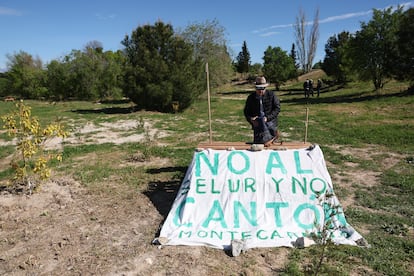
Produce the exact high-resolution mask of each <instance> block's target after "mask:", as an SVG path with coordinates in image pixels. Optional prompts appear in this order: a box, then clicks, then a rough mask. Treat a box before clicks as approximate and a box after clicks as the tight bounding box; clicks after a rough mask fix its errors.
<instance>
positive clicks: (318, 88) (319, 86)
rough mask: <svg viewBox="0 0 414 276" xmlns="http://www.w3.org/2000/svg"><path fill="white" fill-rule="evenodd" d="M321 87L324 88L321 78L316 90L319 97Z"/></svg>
mask: <svg viewBox="0 0 414 276" xmlns="http://www.w3.org/2000/svg"><path fill="white" fill-rule="evenodd" d="M321 88H322V80H321V79H318V83H317V85H316V90H317V93H318V98H319V94H320V93H321Z"/></svg>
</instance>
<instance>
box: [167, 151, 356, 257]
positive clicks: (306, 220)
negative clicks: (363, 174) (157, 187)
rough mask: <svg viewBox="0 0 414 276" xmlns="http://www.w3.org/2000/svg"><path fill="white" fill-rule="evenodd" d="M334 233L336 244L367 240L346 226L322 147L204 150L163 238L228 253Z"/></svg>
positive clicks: (184, 185)
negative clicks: (235, 247)
mask: <svg viewBox="0 0 414 276" xmlns="http://www.w3.org/2000/svg"><path fill="white" fill-rule="evenodd" d="M327 195H329V196H327ZM338 210H339V212H338ZM333 214H334V215H333ZM323 225H327V226H329V227H325V228H324V227H323ZM328 228H331V230H330V231H331V233H330V234H331V240H332V241H333V242H335V243H338V244H350V245H356V241H357V240H359V239H361V238H362V237H361V236H360V235H359V234H358V233H357V232H356V231H355V230H354V229H353V228H352V227H351V226H350V225H349V224H348V223H347V222H346V219H345V216H344V214H343V212H342V208H341V207H340V204H339V201H338V199H337V198H336V196H335V194H334V193H333V185H332V180H331V177H330V175H329V173H328V170H327V168H326V164H325V160H324V157H323V153H322V151H321V149H320V147H319V146H318V145H315V146H313V147H312V148H309V149H296V150H284V151H275V150H262V151H249V150H232V151H227V150H212V149H206V150H203V151H199V152H195V153H194V156H193V160H192V162H191V164H190V166H189V168H188V170H187V173H186V176H185V178H184V180H183V182H182V184H181V187H180V189H179V191H178V194H177V196H176V199H175V201H174V203H173V206H172V208H171V210H170V212H169V214H168V217H167V218H166V220H165V222H164V224H163V226H162V229H161V232H160V239H161V238H162V239H163V240H164V241H167V242H166V243H165V244H166V245H205V246H211V247H216V248H222V249H227V248H229V246H230V244H231V242H232V240H243V241H244V242H245V245H246V248H254V247H275V246H288V247H292V246H293V245H294V243H295V241H296V240H297V239H298V238H300V237H309V235H310V233H321V229H328Z"/></svg>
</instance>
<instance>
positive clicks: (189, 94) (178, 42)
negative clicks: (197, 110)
mask: <svg viewBox="0 0 414 276" xmlns="http://www.w3.org/2000/svg"><path fill="white" fill-rule="evenodd" d="M122 44H123V45H124V46H125V49H124V51H125V54H126V72H125V90H124V92H125V94H126V96H128V97H129V98H130V99H131V100H132V101H133V102H134V103H135V104H136V105H137V106H138V107H139V108H145V109H151V110H158V111H164V112H165V111H167V112H168V111H173V110H172V103H173V102H175V101H177V102H178V103H179V109H181V110H182V109H185V108H187V107H188V106H190V104H191V103H192V102H193V100H194V99H195V98H196V97H197V96H198V95H200V93H201V92H202V91H203V89H202V85H203V84H204V83H205V82H204V81H203V79H204V74H203V71H202V69H203V67H202V66H201V63H200V62H198V61H199V59H198V58H196V57H195V56H194V54H193V46H192V45H191V44H189V43H187V42H185V41H184V40H183V39H182V37H179V36H177V35H175V34H174V31H173V28H172V26H171V25H169V24H164V23H163V22H161V21H158V22H156V23H155V24H154V25H144V26H139V27H137V28H136V29H135V30H134V31H133V32H132V34H131V35H130V36H128V35H127V36H126V37H125V39H124V40H123V41H122Z"/></svg>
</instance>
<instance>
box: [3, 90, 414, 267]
mask: <svg viewBox="0 0 414 276" xmlns="http://www.w3.org/2000/svg"><path fill="white" fill-rule="evenodd" d="M406 89H407V86H406V84H401V83H396V82H391V83H389V84H387V86H386V89H383V90H382V91H379V92H374V91H372V85H371V84H367V83H349V84H347V85H346V86H344V87H330V88H325V89H324V90H323V91H322V94H321V96H320V97H319V98H317V97H316V96H315V97H313V98H310V99H304V98H303V96H302V93H301V91H300V90H301V83H298V84H292V85H290V86H285V87H282V90H281V91H278V92H277V94H278V96H279V97H280V99H281V105H282V112H281V114H280V117H279V125H280V131H281V133H282V139H283V140H284V141H302V140H304V139H305V118H306V109H308V111H309V124H308V133H307V140H308V141H309V142H312V143H316V144H319V145H320V146H321V149H322V150H323V152H324V155H325V159H326V160H327V163H328V170H329V171H330V173H331V175H332V179H333V184H334V187H335V191H336V194H337V196H338V198H339V200H340V201H341V203H343V205H344V209H345V215H346V217H347V220H348V222H349V223H350V224H351V225H353V226H354V228H356V229H357V230H358V231H359V232H360V233H361V234H362V235H363V236H364V237H365V238H366V240H367V241H368V242H369V244H370V245H371V248H369V249H366V248H358V247H350V246H332V247H329V248H328V251H327V257H326V259H325V260H324V264H323V267H322V271H321V272H322V274H324V275H413V274H414V268H413V263H414V94H413V93H412V92H411V93H410V92H407V91H406ZM250 91H251V87H249V86H246V85H244V86H231V87H227V88H225V89H222V90H220V91H215V92H213V96H212V99H211V114H212V133H213V140H214V141H229V142H233V141H234V142H236V141H250V140H251V138H252V137H251V136H252V135H251V130H250V129H249V126H248V124H247V123H246V122H245V120H244V118H243V114H242V109H243V106H244V100H245V98H246V97H247V95H248V93H249V92H250ZM25 103H26V104H28V105H30V106H31V107H32V113H33V114H34V115H35V116H37V117H39V119H40V121H41V122H42V123H47V122H50V120H52V119H55V118H56V119H59V120H62V121H63V122H65V124H66V127H67V129H68V130H69V132H70V133H71V137H72V142H66V144H64V148H63V162H62V163H60V164H57V163H56V164H53V168H54V172H55V174H56V175H59V176H68V177H71V178H73V179H75V180H76V181H79V182H80V183H81V184H82V185H83V186H84V187H85V188H86V189H87V190H89V191H90V192H91V193H102V192H107V191H105V190H106V189H113V188H114V187H108V186H100V185H101V183H103V182H108V181H109V180H111V181H113V182H114V183H122V185H127V186H128V187H129V188H132V189H134V190H137V191H139V192H140V193H143V194H145V193H149V192H151V191H153V189H154V183H158V184H159V185H161V184H162V185H170V186H171V187H172V189H175V190H176V189H177V188H178V185H179V184H180V181H181V180H182V178H183V177H184V174H185V171H186V168H187V166H188V165H189V163H190V161H191V158H192V155H193V150H194V148H195V147H196V146H197V144H198V143H200V142H205V141H208V139H209V123H208V112H207V101H206V98H202V99H200V100H199V101H197V102H196V103H195V104H194V105H193V106H192V107H191V108H189V109H188V110H186V111H185V112H183V113H177V114H161V113H156V112H149V111H143V110H141V111H136V110H134V108H133V105H132V104H131V103H129V102H113V103H101V104H96V103H89V102H56V103H49V102H39V101H25ZM13 106H14V103H11V102H0V116H1V115H4V114H6V113H8V112H9V111H10V110H11V109H12V108H13ZM127 121H134V122H137V123H136V127H134V128H132V129H128V130H127V131H125V130H122V129H119V128H115V125H117V124H118V125H120V122H127ZM110 123H112V124H113V126H112V128H111V132H115V133H118V134H119V136H117V137H118V139H120V138H119V137H128V136H131V135H143V136H142V137H143V138H142V139H141V140H140V141H139V142H125V143H115V140H113V141H111V140H110V139H107V140H105V141H104V142H96V136H94V134H96V132H98V129H99V127H102V126H105V125H108V124H110ZM87 124H89V125H93V126H95V132H94V131H90V132H85V131H82V127H83V126H85V125H87ZM106 138H108V137H106ZM114 139H115V138H114ZM78 140H79V141H82V142H79V143H76V141H78ZM0 141H3V145H2V146H1V147H0V160H2V159H3V160H6V159H7V157H8V156H9V155H10V154H11V153H12V152H13V150H14V147H13V146H12V145H10V144H8V143H7V142H8V141H10V138H9V137H7V135H6V133H5V132H4V131H2V132H0ZM128 160H129V161H131V160H135V161H136V160H141V161H143V163H144V164H145V162H146V161H148V164H147V165H144V166H136V165H134V166H132V165H128V163H127V165H125V162H126V161H128ZM154 160H155V162H153V161H154ZM157 160H168V164H169V166H167V168H170V169H165V170H162V169H161V168H160V167H165V166H163V165H162V164H161V165H160V163H157ZM150 161H151V162H150ZM120 163H123V165H122V166H121V165H120ZM1 165H2V166H0V183H3V185H4V183H5V180H6V179H8V178H9V177H10V176H11V175H12V172H11V170H10V169H9V168H8V167H7V163H5V162H1ZM0 196H1V195H0ZM172 199H173V198H170V202H168V204H171V202H172ZM168 204H167V207H163V208H164V209H162V208H161V209H158V211H159V212H160V214H161V215H162V216H165V215H166V213H167V212H168ZM155 228H156V227H154V229H152V230H153V231H152V230H151V229H150V231H149V233H148V238H149V239H150V238H151V235H154V234H155V231H156V229H155ZM0 230H1V227H0ZM0 233H1V232H0ZM0 242H1V241H0ZM0 249H1V244H0ZM271 250H274V251H272V252H273V253H274V254H276V255H277V254H278V252H279V251H278V250H280V249H277V248H276V249H271ZM318 250H319V248H318V247H317V246H315V247H309V248H306V249H302V250H298V249H291V250H289V251H288V252H287V259H286V260H285V262H284V263H283V266H282V268H279V269H278V270H277V271H274V273H272V274H274V275H279V274H280V275H308V274H312V272H313V269H314V267H315V261H316V258H315V256H317V255H318V252H319V251H318ZM206 252H207V253H206V254H210V255H213V256H212V258H214V256H215V257H216V258H217V260H216V262H218V264H220V261H219V260H220V258H222V257H221V256H220V254H217V253H211V250H209V249H206ZM257 254H258V255H260V253H257ZM262 254H264V253H262ZM266 254H270V253H266ZM0 257H1V256H0ZM210 257H211V256H210ZM240 258H241V261H240V262H239V263H237V264H232V265H233V266H232V267H229V268H228V270H227V272H229V273H225V272H226V270H225V269H224V272H222V273H224V274H232V275H244V274H246V275H254V274H256V273H254V271H255V269H254V268H255V266H256V265H258V261H257V260H256V258H257V256H255V254H254V253H253V254H249V255H247V256H240ZM222 265H223V266H225V265H224V264H222ZM0 266H1V259H0ZM167 271H170V272H174V271H173V270H168V269H167ZM203 271H204V272H209V273H210V274H216V272H217V273H218V271H219V270H217V271H215V270H211V269H205V270H203ZM0 272H1V269H0ZM175 272H179V271H175ZM259 274H266V273H259Z"/></svg>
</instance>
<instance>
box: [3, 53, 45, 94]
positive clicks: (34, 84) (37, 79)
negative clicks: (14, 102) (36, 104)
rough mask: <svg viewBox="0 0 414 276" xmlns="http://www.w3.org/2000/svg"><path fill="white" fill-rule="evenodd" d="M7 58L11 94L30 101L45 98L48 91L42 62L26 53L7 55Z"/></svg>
mask: <svg viewBox="0 0 414 276" xmlns="http://www.w3.org/2000/svg"><path fill="white" fill-rule="evenodd" d="M7 58H8V62H7V68H8V70H7V73H6V75H7V79H8V87H7V89H8V91H9V93H10V94H13V95H18V96H20V97H23V98H28V99H35V98H39V97H43V96H44V95H45V94H46V92H47V89H46V87H45V72H44V70H43V63H42V60H41V59H40V58H34V57H33V56H32V55H30V54H28V53H26V52H24V51H20V52H18V53H16V54H14V55H7Z"/></svg>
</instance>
